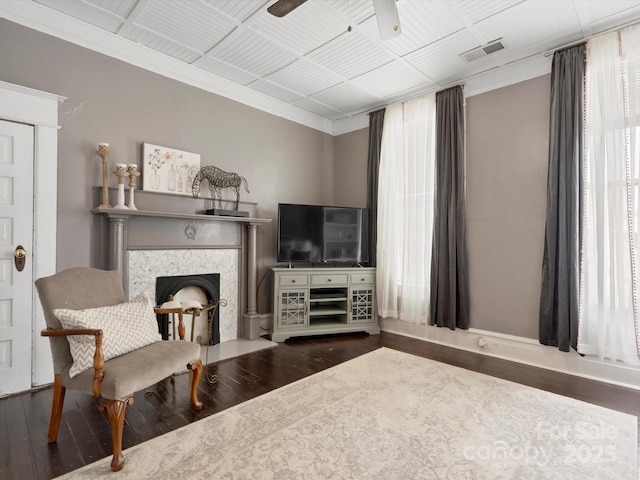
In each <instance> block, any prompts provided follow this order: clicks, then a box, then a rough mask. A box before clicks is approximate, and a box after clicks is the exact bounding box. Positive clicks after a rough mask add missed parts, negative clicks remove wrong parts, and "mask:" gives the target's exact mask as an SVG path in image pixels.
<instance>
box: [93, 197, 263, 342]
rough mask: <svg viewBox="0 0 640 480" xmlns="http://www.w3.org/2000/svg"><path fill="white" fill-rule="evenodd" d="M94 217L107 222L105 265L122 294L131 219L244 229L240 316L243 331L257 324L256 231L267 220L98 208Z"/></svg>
mask: <svg viewBox="0 0 640 480" xmlns="http://www.w3.org/2000/svg"><path fill="white" fill-rule="evenodd" d="M91 212H92V213H93V214H94V215H99V216H102V217H104V218H106V219H107V220H108V225H109V226H108V239H107V242H106V243H107V245H105V246H106V247H107V248H108V252H107V262H108V267H109V269H111V270H117V271H118V272H119V273H120V275H121V277H122V279H123V286H124V288H125V291H126V290H127V285H126V280H127V279H126V277H127V272H126V267H125V265H126V263H125V262H126V255H127V250H128V248H129V247H128V243H127V236H128V235H127V230H128V224H129V221H130V220H131V219H145V218H147V219H154V220H155V221H160V222H162V221H163V220H164V221H166V223H167V225H171V224H172V222H176V221H188V222H197V223H201V222H205V223H207V224H208V223H209V222H222V223H223V224H227V225H228V224H229V223H233V224H238V225H245V226H246V233H247V236H246V240H247V241H246V252H247V262H246V270H245V273H246V279H247V290H246V292H247V296H246V313H245V314H244V315H243V320H244V322H243V323H244V325H245V327H243V330H244V329H245V328H246V329H248V328H249V327H246V326H248V325H250V324H251V323H255V322H259V318H260V316H259V314H258V310H257V245H256V241H257V229H258V226H260V225H261V224H268V223H271V219H270V218H255V217H231V216H218V215H204V214H197V213H194V214H192V213H179V212H161V211H149V210H125V209H116V208H104V207H98V208H94V209H93V210H92V211H91Z"/></svg>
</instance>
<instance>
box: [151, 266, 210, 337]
mask: <svg viewBox="0 0 640 480" xmlns="http://www.w3.org/2000/svg"><path fill="white" fill-rule="evenodd" d="M171 299H174V300H180V301H185V300H195V301H197V302H199V303H201V304H202V305H203V306H205V304H208V305H215V304H216V303H217V302H218V301H219V300H220V274H219V273H207V274H200V275H174V276H170V277H157V278H156V304H157V305H162V304H163V303H165V302H168V301H169V300H171ZM169 317H170V316H169V315H168V314H160V315H158V328H159V330H160V333H161V334H162V339H163V340H169V338H172V337H173V330H174V327H175V329H177V325H176V326H173V325H171V328H170V318H169ZM208 317H209V312H208V311H204V312H202V313H201V314H200V316H199V317H196V319H195V321H194V322H193V332H194V335H193V340H194V341H197V338H198V337H200V338H201V340H200V342H199V343H202V344H206V345H217V344H218V343H220V309H219V308H216V309H215V310H214V313H213V316H212V317H213V318H211V325H209V324H208V322H209V319H208ZM184 323H185V326H186V329H187V334H186V336H185V339H186V340H190V337H191V331H192V330H191V329H192V317H191V315H189V314H186V315H184ZM209 327H210V329H209Z"/></svg>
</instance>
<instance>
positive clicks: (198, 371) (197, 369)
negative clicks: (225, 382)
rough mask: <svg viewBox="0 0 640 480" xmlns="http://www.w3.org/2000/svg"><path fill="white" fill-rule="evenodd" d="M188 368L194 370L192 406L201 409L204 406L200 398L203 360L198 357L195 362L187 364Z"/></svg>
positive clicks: (192, 377)
mask: <svg viewBox="0 0 640 480" xmlns="http://www.w3.org/2000/svg"><path fill="white" fill-rule="evenodd" d="M187 368H188V369H189V370H190V371H191V372H192V375H191V407H193V409H194V410H200V409H201V408H202V402H201V401H200V400H198V384H199V383H200V377H201V376H202V360H200V359H198V360H196V361H195V362H191V363H190V364H188V365H187Z"/></svg>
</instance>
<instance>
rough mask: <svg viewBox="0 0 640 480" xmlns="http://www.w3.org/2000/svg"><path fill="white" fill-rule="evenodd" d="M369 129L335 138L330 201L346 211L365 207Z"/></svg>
mask: <svg viewBox="0 0 640 480" xmlns="http://www.w3.org/2000/svg"><path fill="white" fill-rule="evenodd" d="M368 149H369V129H368V128H364V129H362V130H356V131H355V132H350V133H345V134H344V135H338V136H336V137H334V141H333V190H334V193H333V200H334V204H335V205H340V206H345V207H366V206H367V155H368V153H369V152H368Z"/></svg>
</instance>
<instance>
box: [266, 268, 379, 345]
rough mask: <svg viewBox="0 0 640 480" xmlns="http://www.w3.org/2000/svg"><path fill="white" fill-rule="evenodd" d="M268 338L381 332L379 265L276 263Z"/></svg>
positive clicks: (280, 339) (283, 338) (284, 338)
mask: <svg viewBox="0 0 640 480" xmlns="http://www.w3.org/2000/svg"><path fill="white" fill-rule="evenodd" d="M272 270H273V273H274V279H273V286H274V288H273V309H274V312H273V322H272V324H271V330H270V332H269V333H270V338H271V340H273V341H274V342H284V341H285V340H286V339H287V338H290V337H299V336H307V335H325V334H329V333H347V332H367V333H369V334H371V335H377V334H379V333H380V327H379V326H378V316H377V314H376V308H375V305H376V300H375V298H376V269H375V268H298V267H296V268H286V267H276V268H273V269H272Z"/></svg>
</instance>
